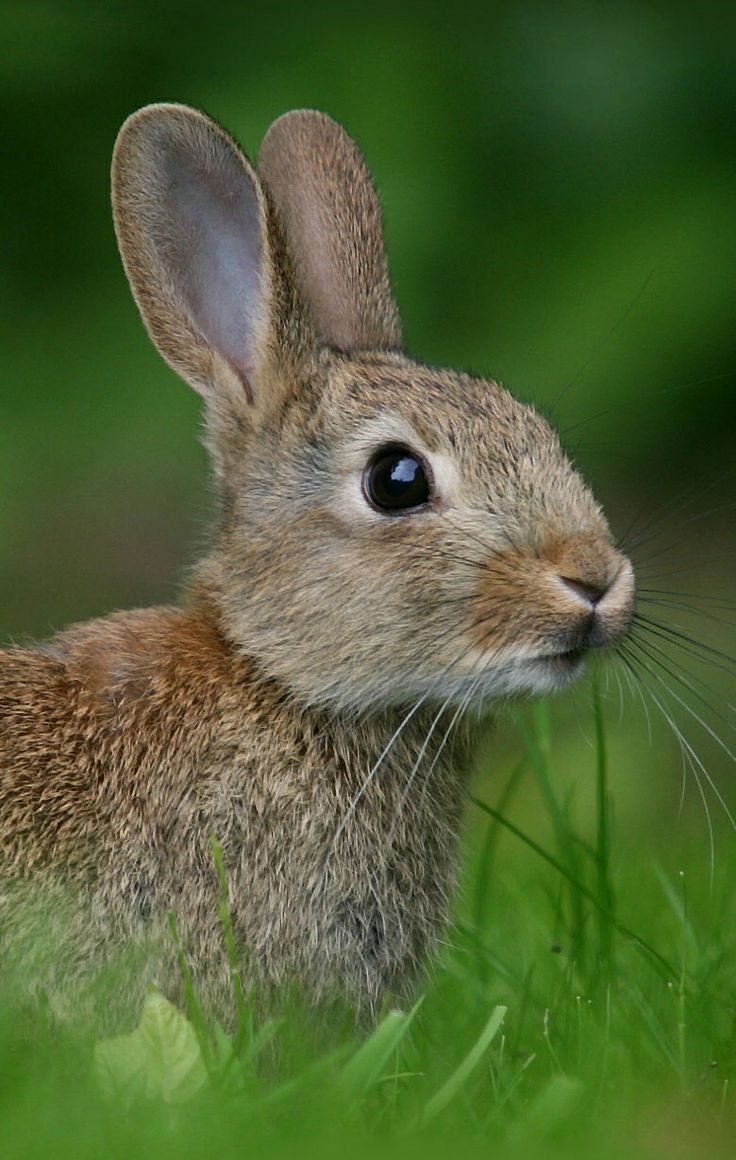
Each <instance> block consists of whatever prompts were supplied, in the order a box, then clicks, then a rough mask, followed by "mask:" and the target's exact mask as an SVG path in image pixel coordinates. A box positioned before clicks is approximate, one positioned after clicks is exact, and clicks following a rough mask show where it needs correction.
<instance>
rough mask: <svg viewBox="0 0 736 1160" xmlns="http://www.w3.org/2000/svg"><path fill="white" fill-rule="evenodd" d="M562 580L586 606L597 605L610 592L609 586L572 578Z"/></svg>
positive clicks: (561, 578) (564, 577)
mask: <svg viewBox="0 0 736 1160" xmlns="http://www.w3.org/2000/svg"><path fill="white" fill-rule="evenodd" d="M560 580H561V581H562V583H563V584H566V585H567V587H568V588H570V589H571V590H572V591H573V592H574V593H575V595H576V596H579V597H580V598H581V599H582V600H584V601H585V602H586V604H592V605H596V604H597V603H598V601H599V600H601V599H602V598H603V597H604V596H605V595H606V592H607V591H608V585H607V584H589V583H588V582H587V581H585V580H573V578H572V577H571V576H560Z"/></svg>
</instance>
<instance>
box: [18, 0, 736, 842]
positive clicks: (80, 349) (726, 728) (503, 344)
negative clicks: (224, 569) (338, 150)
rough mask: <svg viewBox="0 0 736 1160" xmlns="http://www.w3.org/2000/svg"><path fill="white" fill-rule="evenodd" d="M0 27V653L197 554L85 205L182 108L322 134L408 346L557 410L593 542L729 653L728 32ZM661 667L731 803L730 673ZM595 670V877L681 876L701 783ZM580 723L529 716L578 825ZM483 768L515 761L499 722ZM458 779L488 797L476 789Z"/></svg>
mask: <svg viewBox="0 0 736 1160" xmlns="http://www.w3.org/2000/svg"><path fill="white" fill-rule="evenodd" d="M0 29H1V31H0V113H1V115H2V142H3V158H4V164H3V169H2V181H1V182H0V247H1V249H0V253H1V258H0V293H1V294H2V311H0V315H1V324H2V327H3V330H4V335H3V347H2V349H3V364H2V386H1V388H0V640H4V641H7V640H8V639H11V638H12V639H14V640H16V641H23V640H25V639H27V638H29V637H31V636H46V635H48V634H50V633H51V632H52V631H54V630H56V629H58V628H61V627H62V626H64V625H65V624H67V623H69V622H70V621H73V620H75V619H81V618H87V617H90V616H94V615H97V614H101V613H103V612H105V611H106V610H109V609H113V608H116V607H126V606H135V605H139V604H147V603H151V602H157V601H158V602H160V601H169V600H171V599H173V598H174V597H175V594H176V591H177V586H178V584H179V582H180V579H181V576H182V574H183V573H184V571H185V568H186V566H187V564H188V563H189V562H191V561H192V560H193V559H194V558H195V557H196V552H197V549H198V545H200V544H201V543H202V542H203V541H204V540H206V529H207V525H208V513H209V511H210V504H209V499H208V491H207V471H206V463H205V458H204V453H203V452H202V450H201V448H200V446H199V443H198V438H197V436H198V424H199V419H198V414H199V408H198V403H197V399H196V398H195V396H194V394H193V393H192V392H190V391H189V390H188V388H187V387H185V386H184V385H183V384H182V383H180V382H179V381H178V380H177V379H176V378H175V376H174V375H173V374H172V373H171V372H170V371H169V370H168V369H167V368H166V366H165V365H164V364H163V362H162V361H161V360H160V359H159V357H158V356H157V355H156V354H155V352H154V350H153V348H152V346H151V345H150V343H149V342H148V340H147V338H146V336H145V334H144V331H143V328H142V326H141V324H140V322H139V319H138V316H137V313H136V311H135V308H134V305H133V302H132V299H131V297H130V294H129V292H128V289H127V286H126V283H125V280H124V277H123V274H122V270H121V266H120V262H119V259H118V257H117V253H116V248H115V242H114V237H113V231H112V225H111V219H110V211H109V205H108V168H109V158H110V153H111V150H112V146H113V142H114V139H115V134H116V132H117V129H118V127H119V125H120V124H121V122H122V121H123V119H124V118H125V117H126V116H127V115H128V114H129V113H130V112H131V111H132V110H134V109H135V108H137V107H138V106H140V105H142V104H144V103H146V102H149V101H155V100H179V101H184V102H187V103H190V104H193V105H196V106H200V107H202V108H204V109H205V110H206V111H208V112H209V113H211V114H212V115H213V116H215V117H216V118H217V119H218V120H220V121H221V122H222V123H224V124H225V125H226V126H227V127H228V128H229V129H230V130H231V131H232V132H233V133H234V134H235V135H236V136H237V137H238V138H239V140H240V141H241V142H242V144H243V145H244V147H245V148H246V151H248V152H249V153H250V154H251V156H252V155H254V154H255V153H256V152H257V148H258V143H259V141H260V139H261V137H262V135H263V133H264V131H265V129H266V128H267V126H268V124H269V123H270V121H271V120H272V119H273V118H274V117H276V116H277V115H278V114H279V113H281V112H283V111H284V110H286V109H288V108H291V107H295V106H304V105H307V106H313V107H318V108H321V109H324V110H325V111H327V112H329V113H330V114H331V115H332V116H333V117H335V118H336V119H338V120H340V121H341V122H343V123H344V124H345V125H346V127H347V128H348V129H349V131H350V132H351V133H352V134H353V135H354V136H355V137H356V138H357V140H358V141H359V142H360V144H361V146H362V148H363V150H364V152H365V154H366V156H367V158H368V161H369V164H370V165H371V167H372V169H373V171H374V174H375V177H376V181H377V184H378V186H379V189H380V191H381V195H382V200H383V205H384V211H385V219H386V233H387V238H388V246H389V254H390V261H391V268H392V273H393V277H394V281H395V286H396V293H397V296H398V299H399V302H400V304H401V307H402V309H403V314H404V320H405V333H406V337H407V343H408V348H409V350H410V351H411V352H412V353H415V354H417V355H418V356H420V357H422V358H424V359H426V360H427V361H430V362H434V363H437V364H450V365H460V366H462V367H465V368H468V369H470V370H474V371H477V372H480V373H484V374H491V375H493V376H495V377H497V378H499V379H501V380H502V381H503V382H504V383H505V384H506V385H507V386H509V387H511V388H512V389H513V390H514V391H515V392H517V393H518V394H519V395H521V396H523V397H525V398H527V399H529V400H532V401H534V402H536V403H537V404H538V405H539V406H541V407H542V408H544V409H546V410H548V411H550V413H552V414H553V415H554V418H555V421H556V422H557V424H558V425H559V426H560V428H561V429H562V430H563V432H564V435H565V440H566V442H567V445H568V446H569V447H570V449H571V451H572V452H573V453H574V454H575V457H576V459H577V461H578V462H579V463H580V464H581V466H582V467H583V469H584V470H585V472H586V473H587V474H588V476H589V477H590V479H591V481H592V482H593V485H594V487H595V489H596V491H597V493H598V495H599V496H600V498H601V499H602V501H603V502H604V504H605V505H606V507H607V509H608V510H609V512H610V514H611V518H612V521H613V524H614V527H615V529H616V530H617V531H618V532H620V533H624V532H625V531H626V530H627V528H628V527H629V526H630V525H631V524H632V522H633V521H635V520H636V521H638V522H637V525H636V526H637V527H638V528H641V529H644V532H643V534H645V533H646V529H647V528H648V526H649V521H650V520H652V519H654V518H655V517H656V519H657V520H658V521H659V522H658V523H656V524H654V525H652V527H651V528H650V531H651V532H654V531H656V532H657V533H658V535H657V537H656V538H655V539H653V540H648V541H646V542H645V543H644V544H643V545H642V547H641V551H640V553H639V558H640V559H643V563H642V573H641V574H642V576H643V577H646V576H648V575H651V577H652V579H651V581H649V582H648V586H650V587H654V586H655V585H659V586H660V587H661V588H662V589H664V590H666V591H667V592H671V591H680V592H687V593H694V594H702V595H703V596H704V597H705V598H706V599H705V600H704V601H702V602H701V603H699V604H693V605H692V606H691V607H690V609H689V610H688V609H684V608H679V607H677V606H670V607H669V608H668V609H662V610H660V611H661V613H662V616H663V618H665V619H667V620H669V621H670V622H673V623H675V624H677V625H681V626H682V627H683V628H687V630H688V631H693V632H694V633H695V635H696V636H698V637H699V638H700V639H702V640H705V641H707V642H709V644H710V646H711V647H714V648H719V649H724V650H726V651H728V650H729V649H730V651H732V652H733V651H734V631H733V628H732V626H731V625H732V622H733V619H734V616H733V606H731V609H729V608H728V607H727V605H726V602H727V601H728V600H729V599H730V600H733V597H734V587H735V586H734V584H733V572H734V565H735V564H736V555H735V554H734V553H736V534H735V533H734V508H733V506H729V505H733V503H734V500H735V499H736V475H735V473H734V437H735V435H736V405H735V403H734V397H735V396H734V386H735V385H736V384H735V381H734V380H735V379H736V349H735V347H736V341H735V331H734V319H735V318H736V300H735V295H734V289H735V286H736V282H735V278H736V166H735V164H734V163H735V162H736V137H735V135H734V124H735V123H736V116H735V114H736V51H735V49H734V45H735V44H736V35H734V34H735V33H736V19H735V18H734V15H733V12H732V10H730V6H728V5H720V4H713V5H712V6H709V5H707V4H705V5H693V4H689V5H687V6H680V5H678V4H676V3H660V4H657V3H627V2H621V3H617V4H607V3H586V4H582V3H580V4H575V3H566V2H563V3H559V4H558V3H555V4H550V3H547V2H544V0H537V2H528V3H527V2H521V3H489V4H486V5H485V6H476V5H473V6H470V5H464V4H462V3H458V4H454V5H445V6H442V7H440V6H437V5H435V4H433V3H424V4H422V5H418V4H417V5H413V4H403V5H391V6H387V5H383V4H382V3H374V4H370V5H354V6H351V5H337V4H328V3H325V2H316V3H312V4H302V5H298V6H297V5H289V4H278V3H275V4H271V5H256V4H255V3H245V2H241V3H227V2H226V3H222V2H220V3H210V4H204V3H197V4H191V3H190V4H188V3H186V2H180V3H177V4H168V3H161V2H158V0H150V2H149V3H145V4H143V3H128V4H115V3H103V2H100V3H86V2H76V3H73V2H48V0H47V2H43V0H38V2H33V3H30V2H26V3H21V2H16V3H8V2H3V3H0ZM660 533H661V534H660ZM646 534H648V533H646ZM647 557H649V562H648V563H647V560H646V558H647ZM647 569H649V571H648V572H647ZM714 596H716V597H719V598H720V599H719V600H717V601H713V600H712V599H711V598H712V597H714ZM686 603H688V604H690V603H691V602H690V598H689V597H688V599H687V601H686ZM671 655H672V660H671V662H670V664H671V665H672V666H673V668H674V671H675V672H676V674H677V676H678V677H680V678H684V679H685V680H687V681H688V682H689V683H690V684H691V686H692V689H695V690H696V693H697V696H696V695H695V694H694V693H693V692H692V689H691V691H689V692H688V690H687V688H686V687H685V686H683V685H679V686H676V688H677V691H678V694H679V695H680V696H681V697H682V698H683V700H685V701H687V702H688V703H689V704H690V705H691V706H692V707H693V708H694V709H695V711H696V712H698V713H699V714H705V713H707V714H709V715H708V717H707V723H709V724H708V726H707V728H705V727H703V726H702V725H699V724H698V723H697V722H696V721H695V720H694V719H693V718H692V717H691V716H690V714H689V711H688V710H687V709H685V708H683V707H682V706H679V705H678V704H677V702H674V703H673V707H674V712H675V716H676V717H677V719H678V720H679V722H680V724H681V726H682V727H683V729H684V731H685V732H686V734H687V736H688V737H689V738H690V739H691V741H692V744H693V745H694V746H695V748H696V750H697V752H698V754H701V755H702V760H703V762H704V764H705V766H706V768H707V770H708V772H709V773H710V774H711V775H712V777H713V779H714V781H715V783H716V785H717V787H718V789H719V792H721V793H722V794H723V795H724V797H725V798H727V799H729V798H730V799H731V800H733V796H734V795H733V792H732V783H733V782H734V780H736V778H735V777H734V774H735V773H736V767H735V766H734V763H733V761H732V760H731V759H730V758H729V756H728V755H727V754H726V753H725V751H724V748H723V745H726V746H728V747H731V746H732V743H733V741H734V740H735V739H734V729H733V721H734V717H733V708H732V706H733V702H734V699H735V698H734V688H733V675H732V672H733V670H732V669H731V673H730V674H729V673H728V672H727V671H726V667H727V666H726V664H725V662H723V667H717V666H709V667H706V668H703V667H698V666H697V664H696V661H695V658H694V657H693V656H691V655H690V654H689V653H687V652H685V651H684V650H678V649H676V648H675V649H674V651H673V652H672V654H671ZM714 659H715V658H714ZM616 671H617V670H615V668H612V669H611V675H610V677H609V679H608V686H607V687H608V703H609V707H610V712H609V718H610V731H611V746H612V758H613V760H612V773H613V780H614V795H615V800H616V813H617V819H618V821H617V827H618V829H617V835H618V836H617V841H618V842H619V846H618V849H620V850H623V851H624V853H625V850H626V843H627V842H632V843H634V844H636V843H638V844H639V846H641V840H642V838H645V840H646V842H647V843H649V844H650V848H651V849H652V851H653V852H656V851H657V850H661V851H663V852H664V854H666V852H667V850H668V849H671V848H672V832H673V827H676V832H677V834H678V837H677V838H676V840H675V845H676V844H677V843H683V842H686V841H687V842H690V841H692V842H693V843H695V844H696V845H698V844H700V845H702V846H703V851H704V853H703V859H704V864H705V862H706V861H707V853H706V848H707V842H708V840H707V823H706V820H705V817H704V813H703V807H702V803H701V801H700V799H699V795H698V792H697V788H696V787H695V786H694V784H693V780H692V778H690V779H689V782H688V785H687V786H686V792H685V806H684V812H681V811H680V807H679V796H680V767H681V759H680V756H679V755H678V751H677V746H676V744H675V742H674V740H673V739H672V738H671V737H668V735H667V732H666V730H664V729H663V728H661V727H660V726H659V725H658V724H657V723H656V722H654V723H653V724H652V725H651V735H650V727H649V725H648V724H647V721H646V715H645V713H644V711H643V709H642V707H641V705H640V704H638V703H637V698H636V697H635V696H631V695H629V694H628V693H627V692H626V689H625V680H624V682H623V683H624V695H623V696H622V697H621V699H620V704H619V691H618V680H619V678H620V673H619V677H617V676H616V675H615V673H616ZM667 679H668V680H669V681H670V682H672V681H673V680H674V679H675V678H674V677H672V676H671V677H668V678H667ZM701 680H702V681H705V682H706V684H707V689H706V688H705V687H704V686H703V685H701V684H698V681H701ZM587 696H588V694H587V693H586V690H585V688H582V689H581V690H580V691H579V692H578V693H577V694H576V695H575V696H571V697H566V698H563V699H560V700H559V701H558V702H556V704H555V708H554V711H553V716H554V720H555V722H556V724H555V730H556V737H557V738H558V741H557V744H558V745H559V757H558V765H559V768H560V776H561V777H568V778H569V779H570V785H571V787H575V789H574V792H575V794H576V795H577V798H578V799H579V800H580V803H581V804H580V808H581V810H584V809H585V808H586V796H585V795H586V791H585V785H586V770H588V769H589V768H590V764H591V750H590V740H589V738H590V732H591V729H590V715H589V710H588V708H587V705H588V700H587ZM698 697H701V698H702V699H703V700H702V701H701V700H698V699H697V698H698ZM705 701H707V702H708V705H709V707H708V708H706V706H705V703H704V702H705ZM651 715H652V716H653V717H656V715H657V714H656V711H652V714H651ZM708 729H711V730H712V732H708ZM713 734H717V735H718V737H719V738H720V741H721V742H722V744H720V743H719V741H717V740H716V739H715V737H714V735H713ZM494 744H495V747H496V749H495V751H496V752H497V753H498V754H500V755H502V756H499V757H497V758H496V759H495V760H496V761H497V762H502V761H504V760H506V756H505V755H506V754H507V753H508V754H511V753H513V751H514V747H515V746H516V745H518V738H516V737H515V734H514V729H513V727H512V726H511V725H505V726H502V728H501V729H500V730H499V734H498V736H497V738H496V741H495V743H494ZM481 776H482V777H484V778H485V779H486V780H487V781H488V782H489V789H488V792H489V793H490V792H491V791H492V785H493V779H494V766H493V762H490V763H489V765H488V768H487V770H486V771H485V772H484V771H481ZM581 787H582V788H581ZM709 796H710V800H711V807H712V810H713V814H714V819H715V824H716V828H717V829H718V828H720V827H721V826H725V821H724V814H723V811H722V810H721V808H720V807H719V806H718V804H717V803H716V802H715V800H714V797H713V794H712V793H710V794H709ZM530 800H531V799H530ZM526 808H528V809H530V810H533V808H534V806H533V801H532V802H531V804H530V803H529V802H527V806H526ZM729 840H730V841H731V844H733V834H731V835H730V839H729V838H724V841H726V842H727V841H729ZM721 849H723V844H722V845H721Z"/></svg>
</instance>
